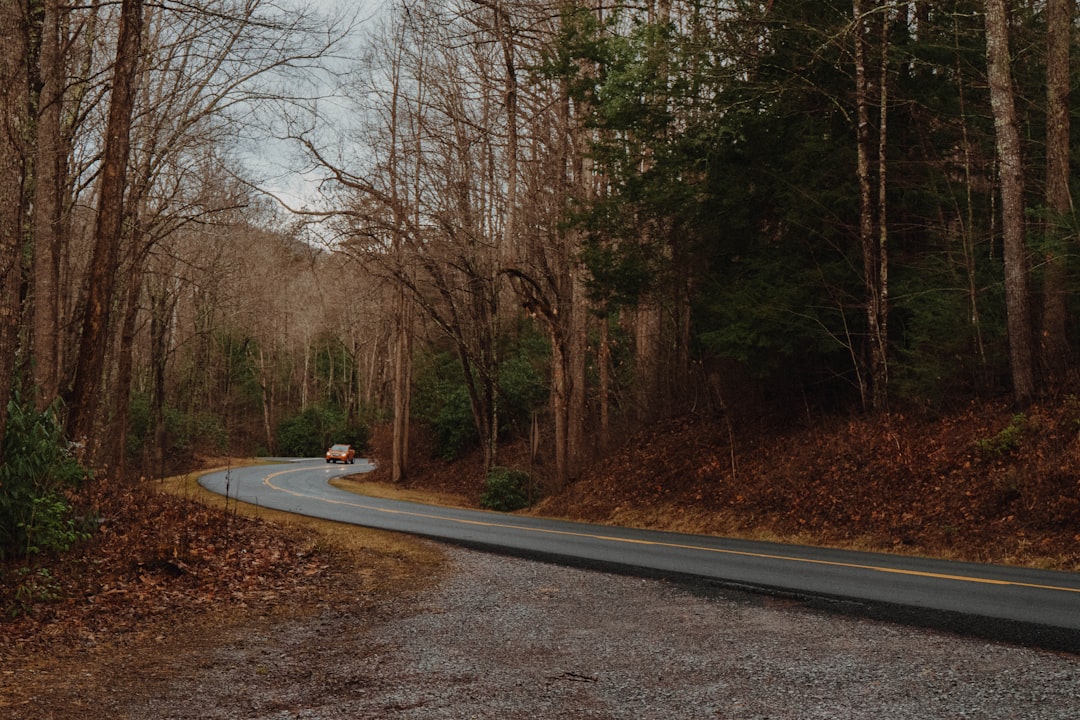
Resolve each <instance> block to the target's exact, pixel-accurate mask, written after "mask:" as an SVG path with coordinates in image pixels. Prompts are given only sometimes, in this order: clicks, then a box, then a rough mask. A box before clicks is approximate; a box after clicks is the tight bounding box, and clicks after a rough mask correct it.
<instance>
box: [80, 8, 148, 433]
mask: <svg viewBox="0 0 1080 720" xmlns="http://www.w3.org/2000/svg"><path fill="white" fill-rule="evenodd" d="M142 6H143V0H123V2H122V4H121V9H120V30H119V36H118V39H117V49H116V64H115V66H114V68H113V87H112V98H111V99H110V101H109V116H108V120H107V124H106V135H105V150H104V154H103V158H102V165H101V176H100V190H99V196H98V211H97V220H96V224H95V227H94V250H93V255H92V257H91V259H90V269H89V278H88V281H87V299H86V311H85V313H84V315H83V322H82V338H81V341H80V345H79V357H78V361H77V363H76V367H75V382H74V385H73V387H72V390H71V396H70V400H69V403H68V406H69V409H70V412H71V415H70V416H69V419H68V431H69V435H70V437H71V438H72V439H74V440H76V441H84V440H86V439H87V438H89V437H90V435H91V434H92V429H93V423H94V416H95V413H96V412H97V402H98V394H99V391H98V389H99V386H100V384H101V375H102V369H103V366H104V363H105V352H106V349H107V346H108V329H109V312H110V306H111V304H112V300H113V292H114V289H115V287H116V266H117V262H118V260H119V257H120V245H121V233H122V231H123V218H124V212H123V206H124V190H125V188H126V186H127V163H128V155H129V151H130V146H131V137H130V135H131V117H132V110H133V108H134V101H135V78H136V75H137V73H138V69H139V55H140V50H141V47H142V28H143V18H142Z"/></svg>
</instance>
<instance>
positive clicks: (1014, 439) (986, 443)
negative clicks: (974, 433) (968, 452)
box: [975, 413, 1028, 457]
mask: <svg viewBox="0 0 1080 720" xmlns="http://www.w3.org/2000/svg"><path fill="white" fill-rule="evenodd" d="M1027 428H1028V419H1027V415H1025V414H1024V413H1018V414H1016V415H1013V417H1012V421H1011V422H1010V423H1009V424H1008V425H1007V426H1006V427H1005V428H1004V429H1003V430H1002V431H1001V432H999V433H998V434H997V435H994V436H993V437H989V438H984V439H982V440H979V441H977V442H976V443H975V447H977V448H978V450H979V452H980V453H982V454H983V455H986V456H988V457H1001V456H1002V455H1007V454H1008V453H1011V452H1015V451H1016V450H1018V449H1019V448H1020V441H1021V440H1022V439H1023V437H1024V433H1025V432H1027Z"/></svg>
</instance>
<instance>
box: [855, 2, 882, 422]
mask: <svg viewBox="0 0 1080 720" xmlns="http://www.w3.org/2000/svg"><path fill="white" fill-rule="evenodd" d="M852 8H853V11H854V16H855V105H856V122H857V123H858V128H857V169H856V173H857V175H858V181H859V245H860V247H861V248H862V259H863V283H864V288H865V294H866V334H867V343H868V345H869V352H870V377H869V388H865V386H863V387H861V389H862V391H863V405H864V407H868V408H869V409H871V410H873V411H874V412H882V411H884V410H885V408H886V401H887V399H888V392H887V390H888V365H887V364H886V348H887V340H886V337H885V332H886V328H885V320H886V288H887V286H886V285H885V278H886V277H887V270H886V265H885V254H884V249H885V242H884V237H885V229H884V226H883V223H884V220H883V219H882V220H881V223H882V225H881V226H880V227H881V229H880V232H879V234H875V232H874V227H875V222H874V216H875V212H874V211H875V207H874V199H873V193H872V190H871V188H872V174H871V170H870V158H871V150H872V146H873V141H872V135H873V134H872V132H871V126H870V82H869V79H868V78H867V67H866V64H867V63H866V38H865V35H866V24H867V19H866V15H865V11H864V8H863V3H862V0H854V2H853V4H852ZM881 22H884V19H881ZM881 51H882V53H884V52H885V48H882V49H881ZM882 62H883V63H884V60H883V61H882ZM884 72H885V71H884V69H883V70H882V74H883V75H884ZM884 80H885V78H884V77H882V82H884ZM882 92H884V90H882ZM880 112H881V113H882V120H881V122H880V125H881V126H883V125H884V113H885V107H884V104H883V105H882V107H881V110H880ZM879 152H880V151H879ZM879 171H882V172H883V161H882V160H881V158H880V156H879ZM881 182H884V179H883V178H882V179H881ZM883 196H884V191H883V190H879V198H880V201H881V202H882V203H883V202H884V200H883ZM882 210H883V207H878V208H877V211H878V213H881V212H882ZM867 390H868V391H869V392H868V393H867ZM867 394H868V395H869V397H867Z"/></svg>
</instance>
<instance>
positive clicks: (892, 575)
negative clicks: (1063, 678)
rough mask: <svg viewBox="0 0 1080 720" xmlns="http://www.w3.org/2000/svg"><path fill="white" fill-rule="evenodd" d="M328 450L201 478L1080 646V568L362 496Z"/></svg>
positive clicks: (296, 502)
mask: <svg viewBox="0 0 1080 720" xmlns="http://www.w3.org/2000/svg"><path fill="white" fill-rule="evenodd" d="M372 467H373V466H372V465H370V464H368V461H367V460H364V459H359V458H358V459H357V461H356V464H354V465H341V464H327V463H326V462H324V461H323V460H322V459H315V460H298V461H290V462H282V463H279V464H272V465H257V466H248V467H239V468H233V469H230V470H227V471H219V472H214V473H210V474H207V475H205V476H203V477H202V478H201V479H200V483H201V484H202V485H203V486H204V487H206V488H207V489H209V490H211V491H213V492H217V493H219V494H227V495H228V496H229V497H231V498H236V499H239V500H241V501H244V502H248V503H252V504H256V505H259V506H262V507H267V508H273V509H276V510H284V511H287V512H293V513H299V514H302V515H310V516H314V517H320V518H324V519H327V520H335V521H340V522H345V523H352V524H356V525H363V526H367V527H372V528H380V529H384V530H393V531H398V532H404V533H410V534H414V535H419V536H424V537H428V538H433V539H438V540H442V541H447V542H452V543H457V544H461V545H466V546H469V547H475V548H481V549H486V550H490V551H495V552H503V553H507V554H513V555H518V556H524V557H533V558H537V559H543V560H548V561H555V562H561V563H567V564H573V565H581V566H589V567H599V568H603V569H606V570H614V571H618V572H623V573H628V574H639V575H649V576H658V577H666V578H670V579H674V580H678V581H681V582H686V583H688V584H690V585H692V586H694V587H695V588H699V589H701V590H702V591H703V592H710V591H713V590H717V589H723V588H731V587H735V588H740V589H744V590H753V591H760V592H767V593H771V594H778V595H783V596H786V597H790V598H795V599H798V600H801V601H803V602H806V603H808V604H810V605H816V606H821V607H824V608H828V609H830V610H832V611H838V612H844V613H850V614H855V615H862V616H868V617H874V618H878V619H884V620H889V621H894V622H904V623H910V624H915V625H920V626H928V627H934V628H938V629H943V630H947V631H952V632H957V633H961V634H966V635H976V636H980V637H986V638H990V639H994V640H999V641H1007V642H1016V643H1021V644H1025V645H1033V646H1038V647H1045V648H1049V649H1054V650H1064V651H1067V652H1073V653H1080V574H1077V573H1066V572H1054V571H1047V570H1035V569H1029V568H1016V567H1006V566H999V565H981V564H975V563H960V562H950V561H944V560H935V559H928V558H916V557H907V556H900V555H887V554H881V553H865V552H854V551H846V550H833V549H827V548H815V547H807V546H799V545H787V544H780V543H766V542H756V541H749V540H738V539H729V538H719V537H710V536H701V535H684V534H678V533H668V532H658V531H651V530H637V529H632V528H620V527H614V526H605V525H590V524H585V523H574V522H566V521H560V520H551V519H546V518H538V517H528V516H521V515H513V514H504V513H494V512H485V511H479V510H463V509H458V508H444V507H436V506H431V505H422V504H417V503H410V502H402V501H396V500H385V499H381V498H373V497H368V496H362V495H357V494H355V493H351V492H348V491H345V490H341V489H338V488H335V487H333V486H332V485H330V484H329V482H328V481H329V480H330V479H332V478H334V477H339V476H343V475H350V474H355V473H361V472H365V471H367V470H370V469H372Z"/></svg>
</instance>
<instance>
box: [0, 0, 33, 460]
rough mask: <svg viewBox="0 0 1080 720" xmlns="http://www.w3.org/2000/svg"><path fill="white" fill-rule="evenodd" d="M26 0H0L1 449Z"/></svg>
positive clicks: (13, 300) (18, 237) (18, 239)
mask: <svg viewBox="0 0 1080 720" xmlns="http://www.w3.org/2000/svg"><path fill="white" fill-rule="evenodd" d="M23 11H24V8H23V7H22V3H16V2H4V3H0V38H3V42H0V453H2V451H3V448H4V433H5V431H6V429H7V406H8V401H9V400H10V399H11V393H12V386H13V383H14V380H15V357H16V354H15V347H16V344H17V343H18V337H19V292H20V287H21V285H22V262H21V258H22V252H21V248H22V238H23V218H24V213H25V210H26V208H25V204H24V201H23V179H24V171H25V160H24V156H23V143H22V133H23V132H24V131H25V128H26V123H27V119H28V115H27V107H28V106H27V94H26V93H27V76H26V65H25V63H26V54H27V46H26V26H25V23H24V18H23Z"/></svg>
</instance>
